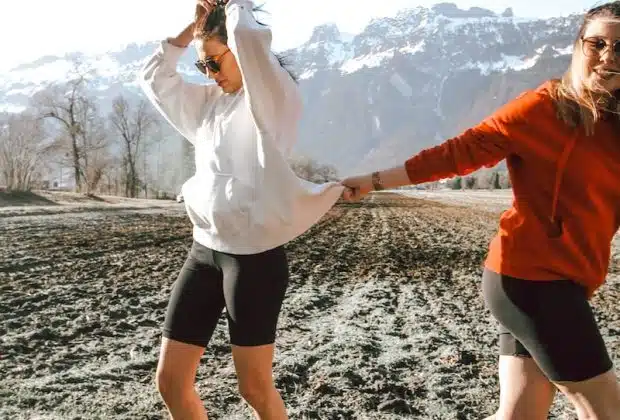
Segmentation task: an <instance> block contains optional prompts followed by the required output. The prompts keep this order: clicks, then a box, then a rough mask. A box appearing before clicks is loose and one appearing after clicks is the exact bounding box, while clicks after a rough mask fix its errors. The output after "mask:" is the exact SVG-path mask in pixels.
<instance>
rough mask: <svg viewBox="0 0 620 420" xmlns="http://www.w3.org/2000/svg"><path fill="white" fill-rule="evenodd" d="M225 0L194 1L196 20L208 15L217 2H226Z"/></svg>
mask: <svg viewBox="0 0 620 420" xmlns="http://www.w3.org/2000/svg"><path fill="white" fill-rule="evenodd" d="M226 3H227V0H197V1H196V22H199V21H200V19H204V17H205V16H209V15H210V14H211V12H212V11H213V9H214V8H215V6H217V5H218V4H226Z"/></svg>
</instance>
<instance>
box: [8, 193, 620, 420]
mask: <svg viewBox="0 0 620 420" xmlns="http://www.w3.org/2000/svg"><path fill="white" fill-rule="evenodd" d="M498 216H499V213H498V212H497V211H488V210H482V209H480V208H479V206H475V207H467V206H455V205H449V204H445V203H441V202H437V201H430V200H422V199H416V198H406V197H402V196H398V195H391V194H380V195H376V196H373V197H371V198H370V199H368V200H367V201H365V202H363V203H358V204H339V205H337V206H335V207H334V208H333V209H332V210H331V211H330V213H329V214H328V215H327V216H326V217H324V218H323V219H322V221H321V222H320V223H319V224H317V225H316V226H314V227H313V228H312V229H311V230H310V231H308V232H306V233H305V234H304V235H302V236H301V237H299V238H298V239H296V240H294V241H293V242H291V243H290V244H288V245H287V249H288V253H289V260H290V268H291V284H290V287H289V289H288V291H287V296H286V300H285V303H284V308H283V311H282V314H281V318H280V322H279V334H278V337H277V342H276V343H277V354H276V359H275V363H274V371H275V381H276V385H277V387H278V388H279V389H280V390H281V392H282V396H283V398H284V400H285V402H286V404H287V407H288V410H289V415H290V418H291V419H437V420H439V419H441V420H444V419H445V420H449V419H482V418H484V417H485V416H487V415H490V414H491V413H493V412H494V410H495V409H496V408H497V405H498V396H499V394H498V390H499V388H498V380H497V334H496V324H495V322H494V321H493V319H492V318H491V316H490V314H489V312H488V311H487V310H486V309H485V308H484V304H483V300H482V297H481V292H480V274H481V264H482V261H483V259H484V256H485V254H486V250H487V244H488V241H489V239H490V238H491V237H492V235H493V234H494V232H495V229H496V225H497V220H498ZM0 238H1V240H0V297H1V298H0V418H2V419H34V418H37V419H164V418H165V410H164V406H163V404H162V402H161V400H160V398H159V396H158V394H157V392H156V390H155V387H154V382H153V376H154V372H155V367H156V363H157V355H158V350H159V342H160V326H161V324H162V321H163V317H164V312H165V308H166V304H167V299H168V294H169V291H170V287H171V285H172V283H173V282H174V280H175V278H176V275H177V272H178V270H179V269H180V268H181V266H182V264H183V262H184V260H185V258H186V256H187V252H188V250H189V247H190V245H191V227H190V225H189V222H188V220H187V218H186V217H185V216H184V214H183V211H182V208H181V207H171V208H165V209H151V210H119V209H116V210H115V211H96V210H93V211H88V212H86V211H85V212H77V213H53V214H48V215H29V216H24V215H19V214H13V215H10V214H7V216H6V217H1V218H0ZM619 249H620V248H619V247H618V244H614V255H613V261H612V268H611V274H610V276H609V280H608V283H607V284H606V285H605V286H604V287H603V288H602V289H601V291H600V293H598V295H597V296H596V297H595V299H594V300H593V305H594V307H595V311H596V315H597V317H598V320H599V323H600V326H601V329H602V331H603V334H604V336H605V339H606V342H607V343H608V346H609V347H608V348H609V349H610V351H611V354H612V357H613V358H614V359H615V360H617V358H618V355H619V354H620V339H619V337H620V334H619V333H620V313H619V312H618V309H617V308H618V306H617V302H618V301H619V298H620V282H619V281H618V275H617V273H618V260H619V257H618V254H617V253H618V250H619ZM197 389H198V392H199V394H200V396H201V397H202V399H203V401H204V403H205V406H206V407H207V409H208V410H209V414H210V418H211V419H250V418H251V416H250V411H249V410H248V409H247V408H246V406H245V404H244V403H243V402H242V400H241V399H240V397H239V395H238V393H237V390H236V378H235V373H234V369H233V365H232V361H231V355H230V347H229V344H228V336H227V329H226V325H225V318H224V317H222V319H221V320H220V324H219V325H218V328H217V330H216V332H215V335H214V337H213V340H212V343H211V345H210V346H209V348H208V349H207V351H206V353H205V355H204V357H203V361H202V363H201V367H200V369H199V372H198V379H197ZM549 418H551V419H573V418H576V417H575V415H574V414H573V411H572V409H571V408H570V406H569V405H568V403H567V401H566V400H565V399H564V398H563V397H561V396H558V397H557V398H556V401H555V403H554V406H553V409H552V412H551V414H550V417H549Z"/></svg>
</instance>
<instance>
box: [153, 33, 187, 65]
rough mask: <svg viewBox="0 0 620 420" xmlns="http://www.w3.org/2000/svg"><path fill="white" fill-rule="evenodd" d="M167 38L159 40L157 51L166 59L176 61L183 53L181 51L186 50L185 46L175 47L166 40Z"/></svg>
mask: <svg viewBox="0 0 620 420" xmlns="http://www.w3.org/2000/svg"><path fill="white" fill-rule="evenodd" d="M168 39H169V38H167V39H164V40H163V41H161V42H160V45H159V52H160V53H161V54H163V56H164V57H165V59H166V60H173V61H178V60H179V59H180V58H181V56H182V55H183V53H184V52H185V51H186V50H187V47H185V48H181V47H177V46H176V45H172V44H171V43H170V42H168Z"/></svg>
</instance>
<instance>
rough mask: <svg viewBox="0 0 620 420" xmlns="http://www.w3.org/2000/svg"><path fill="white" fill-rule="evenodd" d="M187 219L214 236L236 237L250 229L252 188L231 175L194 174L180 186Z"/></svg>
mask: <svg viewBox="0 0 620 420" xmlns="http://www.w3.org/2000/svg"><path fill="white" fill-rule="evenodd" d="M183 195H184V196H185V197H186V201H185V207H186V209H187V212H188V215H189V217H190V220H191V221H192V223H193V224H194V225H195V226H198V227H200V228H202V229H204V230H206V231H208V232H209V233H211V234H213V235H218V236H222V237H230V236H238V235H240V234H242V233H243V232H246V231H247V229H248V228H249V218H250V209H251V206H252V196H253V188H252V187H251V186H249V185H245V184H244V183H242V182H241V181H239V179H237V178H235V177H234V176H233V175H231V174H221V173H220V174H205V175H195V176H194V177H192V178H191V179H190V180H188V181H187V182H186V183H185V185H184V186H183Z"/></svg>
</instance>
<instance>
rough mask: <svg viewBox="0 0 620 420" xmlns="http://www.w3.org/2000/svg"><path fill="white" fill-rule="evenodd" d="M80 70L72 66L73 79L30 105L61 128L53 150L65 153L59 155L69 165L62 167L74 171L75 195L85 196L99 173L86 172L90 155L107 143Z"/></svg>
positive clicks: (85, 79) (78, 65) (48, 90)
mask: <svg viewBox="0 0 620 420" xmlns="http://www.w3.org/2000/svg"><path fill="white" fill-rule="evenodd" d="M81 66H82V65H81V64H80V63H79V62H78V61H76V62H74V70H73V73H74V74H75V76H74V77H73V78H72V79H71V80H69V81H68V82H66V83H63V84H54V85H51V86H49V87H48V88H47V89H46V90H44V91H42V92H40V93H38V94H37V95H36V96H35V97H34V98H33V105H34V106H35V107H36V108H37V109H38V110H39V113H40V115H41V116H42V117H43V118H46V119H50V120H52V121H54V122H55V123H56V124H57V126H58V127H59V128H60V130H61V131H60V132H61V135H60V136H58V137H57V145H56V146H57V149H58V150H59V151H65V153H60V155H61V156H63V157H66V158H68V162H62V163H63V164H69V165H70V166H71V167H72V168H73V177H74V181H75V189H76V191H78V192H79V191H82V190H83V188H84V187H86V192H90V190H91V189H92V187H93V186H96V184H97V182H93V181H94V180H96V179H97V177H98V176H97V173H98V172H100V170H101V169H100V168H98V167H97V166H100V164H99V163H98V164H97V165H95V167H94V168H89V163H90V161H91V159H92V155H93V154H97V153H98V154H101V152H100V151H101V150H103V149H105V148H106V147H107V142H106V136H105V135H104V134H103V130H102V127H103V126H102V125H101V122H100V121H101V118H100V116H99V113H98V110H97V107H96V105H95V103H94V101H93V100H92V99H90V98H89V97H88V96H87V94H86V88H87V84H88V75H89V72H88V71H87V70H86V69H84V68H83V67H81ZM89 176H90V179H89Z"/></svg>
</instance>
